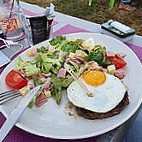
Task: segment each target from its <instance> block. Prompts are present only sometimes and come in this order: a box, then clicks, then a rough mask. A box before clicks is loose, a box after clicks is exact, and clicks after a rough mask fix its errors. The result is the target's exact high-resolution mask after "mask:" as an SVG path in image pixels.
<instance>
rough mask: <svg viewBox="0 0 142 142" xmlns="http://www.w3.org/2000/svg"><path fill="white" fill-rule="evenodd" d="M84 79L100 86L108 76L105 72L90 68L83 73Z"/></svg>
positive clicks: (88, 82) (90, 83) (89, 83)
mask: <svg viewBox="0 0 142 142" xmlns="http://www.w3.org/2000/svg"><path fill="white" fill-rule="evenodd" d="M82 78H83V80H84V81H85V82H86V83H87V84H88V85H91V86H99V85H101V84H103V83H104V82H105V81H106V76H105V74H104V73H103V72H101V71H97V70H90V71H87V72H85V73H83V75H82Z"/></svg>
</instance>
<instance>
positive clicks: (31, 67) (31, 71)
mask: <svg viewBox="0 0 142 142" xmlns="http://www.w3.org/2000/svg"><path fill="white" fill-rule="evenodd" d="M39 72H40V69H39V68H37V67H36V65H35V64H30V63H28V65H27V66H26V67H25V73H26V76H32V75H37V74H38V73H39Z"/></svg>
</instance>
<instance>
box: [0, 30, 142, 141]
mask: <svg viewBox="0 0 142 142" xmlns="http://www.w3.org/2000/svg"><path fill="white" fill-rule="evenodd" d="M78 34H80V35H81V34H83V35H84V34H90V37H91V35H96V36H97V35H99V36H100V35H101V36H104V37H106V38H110V39H112V40H113V41H114V40H115V41H116V42H119V43H120V44H123V45H124V46H125V47H126V48H127V49H128V50H129V52H131V53H132V54H133V55H134V56H135V58H136V60H137V62H138V64H139V65H140V66H141V69H142V63H141V61H140V59H139V58H138V56H137V55H136V54H135V53H134V52H133V50H132V49H131V48H129V47H128V46H127V45H126V44H124V43H123V42H121V41H119V40H117V39H115V38H113V37H110V36H108V35H104V34H101V33H88V32H78V33H71V34H63V35H62V36H73V35H78ZM51 39H52V38H50V39H48V40H46V41H43V42H41V43H38V44H36V45H33V46H31V47H30V48H28V49H26V50H25V51H24V52H26V51H27V50H29V49H31V48H33V47H34V46H38V45H40V44H42V43H44V42H45V43H46V42H48V41H50V40H51ZM24 52H22V53H24ZM22 53H20V54H19V55H18V56H20V55H21V54H22ZM18 56H17V57H18ZM17 57H16V58H15V59H14V60H16V59H17ZM7 66H8V65H7ZM7 66H6V68H5V69H7ZM5 69H4V70H5ZM4 70H3V72H4ZM3 72H2V73H1V75H2V74H3ZM1 75H0V77H1ZM141 103H142V96H141V97H140V98H139V101H138V102H137V106H136V107H135V109H133V111H131V112H130V113H129V114H128V115H127V117H125V119H123V120H121V121H120V122H119V123H117V124H114V125H113V126H111V127H108V128H106V129H103V130H101V131H99V132H95V133H93V132H92V133H89V134H86V135H84V134H83V135H79V136H60V135H54V136H53V135H50V134H49V135H48V134H46V133H41V132H37V131H34V130H32V129H30V128H29V127H25V126H24V125H22V124H20V123H19V122H18V123H16V124H15V125H16V126H17V127H18V128H20V129H22V130H24V131H26V132H28V133H31V134H34V135H37V136H42V137H46V138H53V139H65V140H67V139H72V140H74V139H84V138H90V137H96V136H98V135H102V134H104V133H107V132H109V131H111V130H113V129H115V128H117V127H119V126H120V125H122V124H124V123H125V122H126V121H127V120H129V119H130V118H131V117H132V116H133V115H134V114H135V113H136V111H137V110H138V109H139V107H140V105H141ZM0 110H1V112H2V114H3V115H4V116H5V117H6V118H7V117H8V115H7V114H6V113H5V112H4V110H3V109H2V108H1V107H0Z"/></svg>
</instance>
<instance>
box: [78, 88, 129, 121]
mask: <svg viewBox="0 0 142 142" xmlns="http://www.w3.org/2000/svg"><path fill="white" fill-rule="evenodd" d="M128 104H129V98H128V92H127V91H126V93H125V95H124V98H123V99H122V101H121V102H120V103H119V104H118V105H117V106H116V107H115V108H114V109H112V110H111V111H109V112H107V113H97V112H93V111H90V110H86V109H83V108H79V107H76V110H77V113H78V115H80V116H82V117H84V118H87V119H91V120H94V119H104V118H108V117H112V116H114V115H117V114H119V113H120V112H121V111H122V110H123V109H124V108H125V107H126V106H127V105H128Z"/></svg>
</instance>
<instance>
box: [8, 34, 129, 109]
mask: <svg viewBox="0 0 142 142" xmlns="http://www.w3.org/2000/svg"><path fill="white" fill-rule="evenodd" d="M27 55H28V56H30V57H32V58H31V60H28V61H24V60H23V59H22V57H21V56H19V57H18V60H17V62H16V65H15V68H14V69H13V70H11V71H10V72H9V73H8V74H7V76H6V80H5V81H6V84H7V85H8V86H9V87H11V88H14V89H19V92H20V93H21V94H22V95H26V94H27V93H28V92H29V91H30V89H32V88H34V87H35V86H38V85H40V84H43V87H42V89H41V90H40V91H39V92H38V94H37V96H35V97H34V98H33V100H32V101H31V103H30V104H29V107H32V106H33V105H35V106H37V107H40V106H41V105H43V104H44V103H45V102H47V101H48V99H49V98H50V97H53V98H54V99H55V101H56V103H57V104H60V103H61V100H62V91H64V90H66V89H67V87H68V86H69V85H70V84H71V83H72V82H73V81H74V79H73V77H72V76H71V75H70V74H69V73H68V72H67V71H66V70H65V69H64V64H65V63H66V64H68V65H69V66H70V68H71V69H72V70H73V71H74V72H75V73H76V74H77V75H78V76H81V75H82V73H84V72H85V71H87V70H90V69H91V70H94V69H95V70H100V71H104V72H107V73H109V74H113V75H115V76H117V77H118V78H120V79H122V78H123V77H124V76H125V70H124V67H125V66H126V62H125V61H124V54H123V53H116V54H115V53H113V52H111V51H107V49H106V48H105V47H103V46H101V45H95V43H94V39H93V38H89V39H87V40H82V39H67V38H66V37H63V36H57V37H55V38H53V39H52V40H50V41H49V45H47V46H42V47H39V48H38V49H36V48H34V49H31V50H28V51H27Z"/></svg>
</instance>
